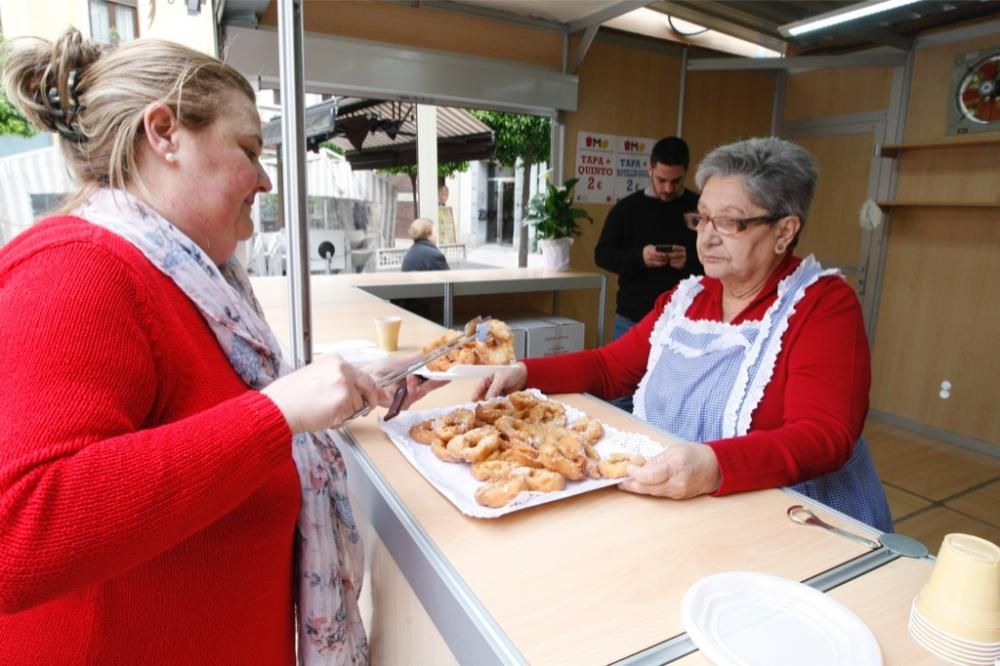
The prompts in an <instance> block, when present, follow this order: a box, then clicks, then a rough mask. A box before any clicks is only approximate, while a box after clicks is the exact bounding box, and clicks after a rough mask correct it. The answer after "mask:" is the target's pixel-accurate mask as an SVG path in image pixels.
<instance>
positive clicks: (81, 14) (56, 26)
mask: <svg viewBox="0 0 1000 666" xmlns="http://www.w3.org/2000/svg"><path fill="white" fill-rule="evenodd" d="M87 8H88V4H87V0H47V1H46V2H29V1H27V0H0V20H2V21H3V33H4V38H5V39H10V38H12V37H26V36H34V37H44V38H46V39H53V40H54V39H56V38H58V37H59V35H61V34H62V33H63V32H64V31H65V30H66V28H69V27H70V26H76V27H77V28H78V29H79V30H80V31H81V32H83V33H84V34H89V32H90V15H89V14H88V9H87Z"/></svg>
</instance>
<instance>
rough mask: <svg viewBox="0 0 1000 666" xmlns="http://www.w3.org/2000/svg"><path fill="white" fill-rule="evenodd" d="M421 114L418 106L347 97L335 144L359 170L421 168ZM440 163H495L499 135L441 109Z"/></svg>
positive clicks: (339, 116)
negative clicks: (411, 166) (396, 167)
mask: <svg viewBox="0 0 1000 666" xmlns="http://www.w3.org/2000/svg"><path fill="white" fill-rule="evenodd" d="M416 117H417V109H416V105H415V104H413V103H412V102H387V101H378V100H362V99H355V98H342V99H340V100H339V109H338V111H337V126H338V131H337V133H336V135H335V136H334V138H333V142H334V143H336V144H337V145H338V146H340V147H341V148H343V149H344V151H345V156H346V157H347V161H348V162H350V164H351V167H353V168H354V169H380V168H385V167H393V166H409V165H412V164H416V163H417V121H416ZM437 136H438V162H461V161H465V160H485V159H492V158H493V156H494V155H495V154H496V142H495V141H494V139H493V130H491V129H490V128H489V127H488V126H487V125H485V124H484V123H483V122H482V121H480V120H479V119H478V118H476V117H475V116H473V115H472V114H471V113H469V112H468V111H466V110H465V109H456V108H453V107H447V106H439V107H438V110H437Z"/></svg>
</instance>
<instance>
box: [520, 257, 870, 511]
mask: <svg viewBox="0 0 1000 666" xmlns="http://www.w3.org/2000/svg"><path fill="white" fill-rule="evenodd" d="M799 263H801V261H800V260H799V259H798V258H796V257H789V258H788V259H786V260H785V261H784V262H783V263H782V264H781V265H780V266H779V267H778V270H777V271H775V273H774V275H772V276H771V279H770V280H769V281H768V283H767V284H766V285H765V286H764V288H763V289H762V290H761V292H760V294H758V295H757V298H756V299H755V300H754V302H753V303H751V304H750V305H748V306H747V307H746V309H744V310H743V312H741V313H740V314H739V315H737V317H736V318H735V319H733V320H732V322H731V323H733V324H739V323H741V322H744V321H759V320H760V319H762V318H763V316H764V313H765V311H766V310H767V308H768V307H769V306H770V305H772V304H773V303H774V301H775V299H776V298H777V295H778V291H777V289H778V282H779V281H780V280H781V278H783V277H785V276H786V275H788V274H789V273H791V272H792V271H793V270H795V268H796V267H797V266H798V265H799ZM702 284H703V285H704V289H703V290H702V292H701V293H700V294H698V296H697V297H695V299H694V302H693V303H692V304H691V306H690V308H688V311H687V316H688V318H690V319H705V320H709V321H722V283H721V282H719V281H718V280H715V279H712V278H702ZM672 296H673V291H670V292H667V293H665V294H664V295H663V296H661V297H660V298H659V299H658V300H657V302H656V305H655V306H654V307H653V311H652V312H650V313H649V315H647V316H646V317H645V318H643V319H642V321H640V322H639V323H638V324H636V326H635V327H633V328H632V329H631V330H630V331H629V332H628V333H627V334H626V335H624V336H622V337H621V338H619V339H618V340H615V341H614V342H612V343H611V344H609V345H606V346H604V347H602V348H600V349H594V350H588V351H583V352H577V353H575V354H567V355H564V356H554V357H550V358H540V359H526V360H525V365H527V367H528V385H529V386H534V387H537V388H539V389H541V390H542V391H545V392H547V393H560V392H578V391H586V392H589V393H593V394H594V395H597V396H599V397H602V398H613V397H617V396H619V395H625V394H628V393H630V392H632V391H634V390H635V388H636V386H637V385H638V383H639V380H640V379H642V376H643V374H645V372H646V361H647V359H648V358H649V351H650V344H649V337H650V334H651V333H652V331H653V325H654V324H655V323H656V320H657V319H658V318H659V317H660V315H661V314H662V313H663V309H664V308H665V307H666V305H667V303H669V301H670V299H671V298H672ZM870 384H871V360H870V356H869V350H868V338H867V335H866V334H865V327H864V321H863V319H862V316H861V307H860V304H859V303H858V299H857V296H856V295H855V294H854V290H853V289H852V288H851V287H850V285H848V284H847V283H846V282H845V281H844V280H842V279H840V278H838V277H825V278H821V279H820V280H818V281H817V282H816V283H814V284H813V285H812V286H811V287H809V288H808V289H807V290H806V292H805V295H804V296H803V297H802V300H800V301H799V302H798V304H797V305H796V307H795V312H794V314H793V315H792V316H791V318H790V319H789V323H788V329H787V330H786V331H785V334H784V336H783V337H782V351H781V354H780V355H779V356H778V360H777V363H776V365H775V368H774V374H773V375H772V378H771V383H770V384H768V386H767V388H766V389H765V391H764V397H763V398H762V399H761V402H760V404H759V405H758V406H757V409H756V411H755V412H754V413H753V419H752V421H751V423H750V430H749V432H748V433H747V434H746V435H745V436H742V437H732V438H729V439H721V440H717V441H714V442H708V445H709V446H711V447H712V450H713V451H715V455H716V457H717V458H718V460H719V470H720V472H721V473H722V482H721V485H720V486H719V490H718V491H717V494H720V495H726V494H729V493H735V492H741V491H745V490H757V489H760V488H774V487H778V486H785V485H790V484H794V483H798V482H799V481H805V480H807V479H811V478H813V477H816V476H820V475H822V474H825V473H827V472H832V471H834V470H836V469H839V468H840V467H842V466H843V465H844V463H846V462H847V459H848V458H849V457H850V455H851V452H852V451H853V447H854V443H855V442H856V441H857V439H858V437H860V436H861V429H862V427H863V426H864V421H865V417H866V416H867V414H868V389H869V387H870Z"/></svg>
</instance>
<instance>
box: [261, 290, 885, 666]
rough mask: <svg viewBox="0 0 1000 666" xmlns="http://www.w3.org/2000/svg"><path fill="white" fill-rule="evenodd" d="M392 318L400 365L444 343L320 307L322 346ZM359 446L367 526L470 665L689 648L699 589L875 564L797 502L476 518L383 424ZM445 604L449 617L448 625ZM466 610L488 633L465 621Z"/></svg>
mask: <svg viewBox="0 0 1000 666" xmlns="http://www.w3.org/2000/svg"><path fill="white" fill-rule="evenodd" d="M266 314H267V318H268V320H269V322H271V323H272V326H273V327H274V328H275V331H276V333H277V334H278V335H279V337H284V336H285V331H286V330H287V311H286V310H285V309H284V308H282V307H273V306H272V307H270V308H268V309H267V313H266ZM383 314H398V315H399V316H401V317H402V318H403V324H402V328H401V336H400V350H399V352H397V353H398V354H401V355H411V354H414V353H416V352H417V351H419V348H420V347H421V346H423V345H425V344H426V343H427V342H429V341H431V340H433V339H434V338H435V337H436V336H437V335H439V333H440V331H441V328H440V327H439V326H437V325H436V324H433V323H431V322H428V321H426V320H424V319H421V318H419V317H416V316H414V315H412V314H410V313H408V312H406V311H404V310H401V309H399V308H396V307H394V306H392V305H391V304H389V303H385V302H359V303H349V304H344V303H326V304H320V305H314V307H313V321H314V331H315V336H314V337H315V340H316V341H317V342H334V341H337V340H341V339H348V338H368V339H372V340H374V339H375V330H374V324H373V320H374V318H375V317H376V316H380V315H383ZM473 386H474V381H472V380H469V381H461V382H453V383H451V384H448V385H446V386H445V387H443V388H441V389H439V390H437V391H434V392H433V393H431V394H430V395H428V396H427V397H426V398H425V399H424V400H423V401H422V402H421V403H419V404H418V405H417V406H416V408H417V409H431V408H434V407H439V406H448V405H456V404H460V403H465V402H467V401H468V399H469V397H470V395H471V393H472V390H473ZM554 397H555V398H556V399H559V400H562V401H564V402H566V403H568V404H571V405H573V406H575V407H577V408H579V409H581V410H582V411H584V412H586V413H587V414H589V415H591V416H594V417H597V418H599V419H601V420H602V421H604V422H605V423H608V424H610V425H612V426H615V427H617V428H619V429H621V430H626V431H636V432H643V433H645V434H647V435H649V436H650V437H652V438H653V439H655V440H660V441H666V440H667V438H666V436H665V435H663V434H662V433H660V432H659V431H657V430H656V429H654V428H652V427H651V426H649V425H647V424H645V423H642V422H640V421H638V420H636V419H634V418H633V417H632V416H630V415H628V414H625V413H624V412H621V411H619V410H617V409H615V408H614V407H612V406H611V405H609V404H607V403H605V402H603V401H601V400H598V399H596V398H593V397H590V396H584V395H561V396H554ZM377 411H378V413H381V412H382V410H377ZM348 438H349V440H352V441H353V442H354V443H352V442H349V441H344V442H343V443H342V448H343V449H344V451H345V459H347V460H348V461H349V463H350V467H351V479H352V480H351V487H352V496H353V497H354V500H355V503H356V504H357V506H358V511H359V513H363V514H364V515H366V516H369V517H371V518H372V523H373V524H374V525H375V527H376V529H377V530H378V533H379V537H380V539H381V540H382V541H383V542H384V543H385V544H386V547H387V548H388V549H389V551H390V552H391V553H392V555H393V558H394V559H395V560H396V562H397V564H398V566H399V569H400V570H402V572H403V573H404V575H405V576H406V577H407V580H408V581H409V583H410V585H411V586H412V587H413V589H414V590H415V591H416V593H417V595H418V597H419V598H420V599H421V601H422V603H423V605H424V607H425V608H427V610H428V613H430V615H431V617H432V619H433V620H434V622H435V623H436V625H437V628H438V630H439V631H440V632H441V633H442V635H444V637H445V639H446V640H447V641H448V644H449V646H450V647H451V650H452V652H453V653H455V656H456V657H457V658H458V659H459V661H463V660H464V661H463V663H465V662H469V663H472V662H471V661H469V660H470V656H475V657H476V658H475V659H473V661H475V663H477V664H479V663H486V660H481V659H479V658H478V657H480V656H481V655H484V654H486V655H490V654H496V653H495V652H491V650H492V649H493V646H496V645H503V646H506V647H505V648H504V649H505V650H506V652H504V655H505V656H504V657H503V658H497V657H494V659H493V660H494V661H497V662H507V661H525V662H528V663H532V664H534V663H538V664H574V665H576V664H606V663H609V662H613V661H616V660H618V659H622V658H625V657H628V656H629V655H632V654H635V653H639V652H642V651H644V650H647V649H650V648H652V647H653V646H656V645H658V644H660V643H662V642H664V641H666V640H667V639H670V638H671V637H674V636H677V635H679V634H681V633H683V631H684V629H683V626H682V623H681V619H680V605H681V599H682V598H683V595H684V593H685V592H686V591H687V589H688V588H689V587H690V586H691V585H692V584H694V583H695V582H696V581H697V580H698V579H700V578H701V577H703V576H706V575H709V574H713V573H718V572H722V571H731V570H750V571H761V572H766V573H771V574H775V575H781V576H785V577H788V578H791V579H794V580H805V579H808V578H811V577H814V576H817V575H819V574H822V573H823V572H826V571H829V570H830V569H833V568H835V567H837V566H838V565H841V564H843V563H845V562H849V561H851V560H854V559H856V558H859V557H860V556H862V555H865V554H866V553H867V552H868V551H866V550H865V549H864V548H862V547H861V546H858V545H855V544H854V543H853V542H850V541H848V540H846V539H843V538H840V537H837V536H836V535H833V534H830V533H828V532H826V531H823V530H819V529H815V528H810V527H806V526H802V525H797V524H795V523H792V522H790V521H789V520H788V519H787V517H786V515H785V511H786V509H787V507H788V506H790V505H791V504H796V503H800V501H801V500H799V499H798V498H797V497H794V496H791V495H789V494H788V493H786V492H784V491H780V490H767V491H761V492H755V493H745V494H740V495H734V496H729V497H724V498H713V497H702V498H698V499H694V500H688V501H682V502H677V501H671V500H663V499H657V498H651V497H644V496H638V495H633V494H630V493H626V492H623V491H619V490H617V489H614V488H606V489H602V490H598V491H594V492H590V493H586V494H584V495H579V496H575V497H571V498H568V499H565V500H561V501H559V502H554V503H549V504H545V505H541V506H538V507H534V508H531V509H526V510H523V511H519V512H516V513H514V514H510V515H507V516H504V517H502V518H498V519H494V520H484V519H475V518H469V517H466V516H464V515H463V514H461V513H460V512H459V511H458V510H457V509H456V508H455V507H454V506H453V505H452V504H451V503H450V502H449V501H448V500H446V499H445V498H444V496H443V495H441V494H440V493H438V492H437V491H436V490H435V489H434V488H433V487H432V486H431V485H430V484H429V483H428V482H427V481H426V480H425V479H424V478H423V477H422V476H421V475H420V474H419V473H418V472H417V471H416V470H415V469H414V468H413V467H412V466H411V465H410V463H409V462H408V461H407V460H406V459H405V458H404V457H403V456H402V454H401V453H400V452H399V451H398V449H396V447H395V445H393V443H392V442H391V441H390V440H389V438H388V437H387V436H386V435H385V434H384V433H383V432H382V431H381V429H380V428H379V427H378V423H377V418H376V415H375V414H372V415H369V416H367V417H365V418H363V419H359V420H357V421H355V422H353V423H352V424H351V425H350V427H349V430H348ZM355 443H356V444H355ZM442 464H444V463H442ZM817 513H819V514H820V515H821V516H823V517H824V519H826V520H828V521H830V522H832V523H834V524H839V525H841V526H843V527H846V528H847V529H851V530H853V531H861V528H859V527H858V526H857V525H854V524H851V523H850V522H849V521H847V520H844V519H840V518H839V517H837V516H834V515H832V514H830V513H829V512H825V511H821V510H817ZM375 584H376V586H377V585H378V583H377V581H376V582H375ZM445 598H447V599H448V600H450V601H449V603H450V604H451V605H450V606H447V608H448V609H449V612H444V613H442V612H441V610H440V609H441V608H442V607H443V606H441V603H440V601H441V599H445ZM456 608H457V609H459V610H458V611H456V610H455V609H456ZM469 608H473V609H476V614H477V618H476V619H473V620H470V619H469V618H468V617H465V616H464V613H465V610H466V609H469ZM483 627H486V629H483ZM383 631H392V629H391V628H385V629H383ZM479 632H483V633H482V635H481V634H480V633H479ZM487 634H489V635H487ZM477 642H478V643H477ZM469 644H473V646H472V648H469ZM484 646H485V647H484ZM465 650H471V651H465Z"/></svg>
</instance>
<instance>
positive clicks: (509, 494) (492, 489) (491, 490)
mask: <svg viewBox="0 0 1000 666" xmlns="http://www.w3.org/2000/svg"><path fill="white" fill-rule="evenodd" d="M527 489H528V482H527V481H526V480H525V479H524V477H520V476H515V477H513V478H510V479H507V480H506V481H500V482H497V483H491V484H489V485H486V486H481V487H480V488H477V489H476V495H475V497H476V502H478V503H479V504H480V505H482V506H488V507H490V508H493V509H499V508H500V507H502V506H506V505H507V504H510V502H511V500H513V499H514V498H515V497H517V496H518V495H520V494H521V493H522V492H523V491H525V490H527Z"/></svg>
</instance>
